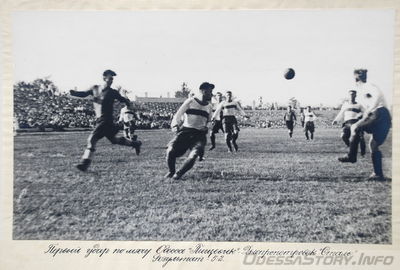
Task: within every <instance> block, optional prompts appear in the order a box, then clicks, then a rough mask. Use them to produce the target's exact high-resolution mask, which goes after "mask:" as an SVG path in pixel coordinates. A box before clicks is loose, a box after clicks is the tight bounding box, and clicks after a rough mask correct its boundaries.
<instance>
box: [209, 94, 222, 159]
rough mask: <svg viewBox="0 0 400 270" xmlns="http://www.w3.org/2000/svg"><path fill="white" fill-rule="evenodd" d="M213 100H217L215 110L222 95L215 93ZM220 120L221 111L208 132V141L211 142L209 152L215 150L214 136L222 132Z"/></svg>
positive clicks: (220, 101)
mask: <svg viewBox="0 0 400 270" xmlns="http://www.w3.org/2000/svg"><path fill="white" fill-rule="evenodd" d="M215 99H216V100H217V103H216V104H215V107H216V108H217V107H218V106H219V104H221V103H222V101H223V99H222V93H221V92H217V94H216V95H215ZM222 118H223V112H222V111H221V112H220V113H219V115H217V116H216V118H215V119H214V120H213V121H212V127H211V131H210V141H211V148H210V149H209V150H210V151H211V150H213V149H214V148H215V134H217V133H218V132H219V131H220V130H221V131H222V132H224V129H223V127H222Z"/></svg>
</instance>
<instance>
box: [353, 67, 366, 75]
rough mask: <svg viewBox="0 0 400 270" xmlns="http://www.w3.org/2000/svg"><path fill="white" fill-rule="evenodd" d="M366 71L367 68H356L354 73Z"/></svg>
mask: <svg viewBox="0 0 400 270" xmlns="http://www.w3.org/2000/svg"><path fill="white" fill-rule="evenodd" d="M367 72H368V69H365V68H356V69H355V70H354V74H362V73H367Z"/></svg>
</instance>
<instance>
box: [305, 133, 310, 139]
mask: <svg viewBox="0 0 400 270" xmlns="http://www.w3.org/2000/svg"><path fill="white" fill-rule="evenodd" d="M305 134H306V138H307V140H308V139H310V138H309V137H308V131H306V132H305Z"/></svg>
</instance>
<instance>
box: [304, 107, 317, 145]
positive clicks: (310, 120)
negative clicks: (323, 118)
mask: <svg viewBox="0 0 400 270" xmlns="http://www.w3.org/2000/svg"><path fill="white" fill-rule="evenodd" d="M315 119H317V116H316V115H315V113H314V112H313V111H311V106H307V110H305V111H304V133H305V135H306V139H307V141H308V140H309V139H311V140H314V131H315V125H314V121H315ZM308 132H310V136H309V135H308Z"/></svg>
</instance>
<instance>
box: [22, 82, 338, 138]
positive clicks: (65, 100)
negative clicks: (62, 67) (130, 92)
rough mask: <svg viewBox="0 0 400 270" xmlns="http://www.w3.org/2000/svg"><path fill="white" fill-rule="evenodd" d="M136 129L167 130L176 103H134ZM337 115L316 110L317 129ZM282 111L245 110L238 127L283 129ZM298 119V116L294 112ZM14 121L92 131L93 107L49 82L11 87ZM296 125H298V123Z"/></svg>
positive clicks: (40, 128) (120, 105)
mask: <svg viewBox="0 0 400 270" xmlns="http://www.w3.org/2000/svg"><path fill="white" fill-rule="evenodd" d="M116 104H117V106H115V110H114V119H116V120H117V119H118V118H119V112H120V109H121V108H122V104H120V103H118V102H117V103H116ZM135 105H136V106H135V108H136V116H137V119H136V126H137V128H138V129H159V128H170V122H171V120H172V117H173V115H174V113H175V112H176V111H177V110H178V108H179V106H180V105H181V103H179V102H146V103H136V104H135ZM337 112H338V111H336V110H316V111H315V113H316V115H317V116H318V118H317V120H316V126H317V127H318V126H319V127H328V126H329V127H330V126H331V122H332V120H333V119H334V117H335V115H336V114H337ZM284 113H285V110H246V114H247V115H248V116H249V117H250V118H249V119H245V118H244V117H242V116H238V122H239V125H240V126H242V127H255V128H283V127H285V122H284V120H283V115H284ZM296 114H297V116H298V118H299V112H298V110H296ZM14 119H15V121H16V125H17V126H18V128H20V129H25V128H37V129H39V130H45V129H46V128H50V129H53V130H65V129H67V128H92V127H93V126H94V124H95V114H94V110H93V103H92V101H90V100H87V99H77V98H72V97H71V96H70V95H68V94H65V93H64V94H63V93H60V92H59V91H58V90H57V88H56V87H55V86H53V85H52V83H51V82H50V81H46V80H36V81H34V82H33V83H25V82H20V83H18V84H16V85H14ZM298 123H300V121H299V120H298Z"/></svg>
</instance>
